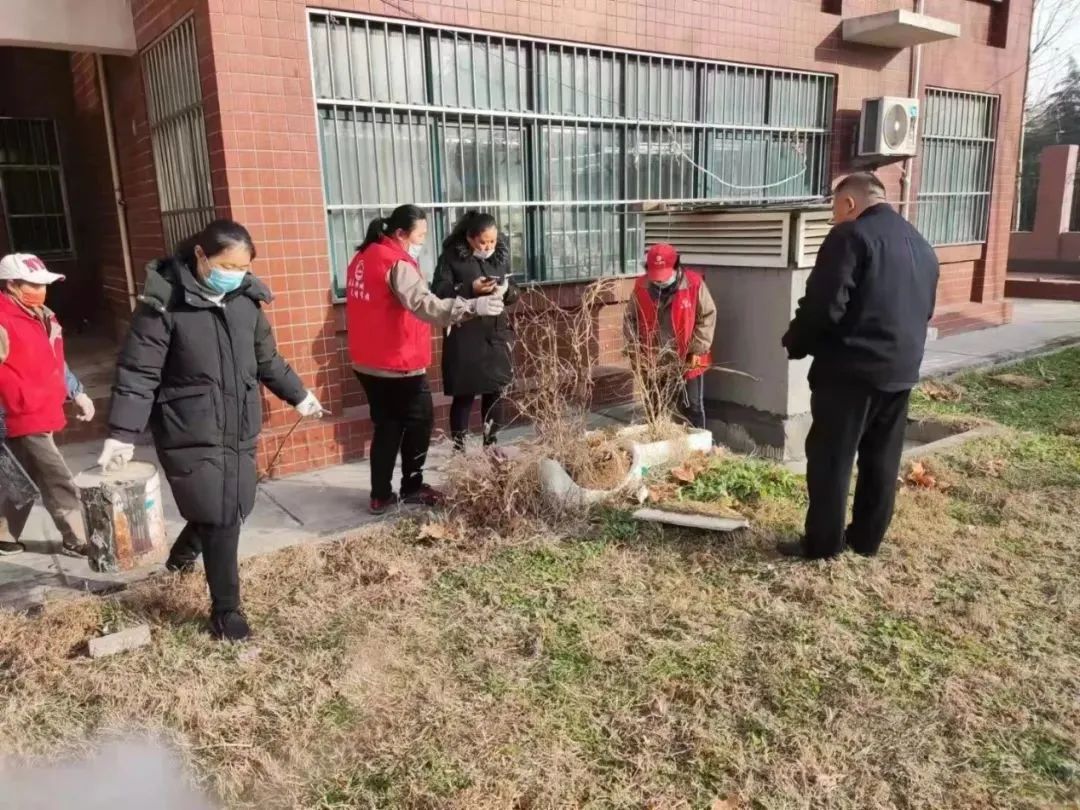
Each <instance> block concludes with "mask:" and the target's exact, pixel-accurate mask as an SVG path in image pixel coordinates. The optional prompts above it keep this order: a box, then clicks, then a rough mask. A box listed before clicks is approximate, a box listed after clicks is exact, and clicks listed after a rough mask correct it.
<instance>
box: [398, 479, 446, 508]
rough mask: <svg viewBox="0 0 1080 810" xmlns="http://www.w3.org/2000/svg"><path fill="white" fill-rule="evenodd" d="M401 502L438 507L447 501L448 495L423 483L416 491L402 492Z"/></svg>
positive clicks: (410, 504)
mask: <svg viewBox="0 0 1080 810" xmlns="http://www.w3.org/2000/svg"><path fill="white" fill-rule="evenodd" d="M401 502H402V503H404V504H407V505H409V506H427V507H429V508H432V509H436V508H438V507H440V506H443V505H444V504H445V503H446V496H445V495H444V494H443V493H441V492H439V490H437V489H435V488H434V487H429V486H428V485H427V484H423V485H422V486H421V487H420V489H418V490H416V492H410V493H409V494H408V495H405V494H402V496H401Z"/></svg>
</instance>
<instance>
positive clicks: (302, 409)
mask: <svg viewBox="0 0 1080 810" xmlns="http://www.w3.org/2000/svg"><path fill="white" fill-rule="evenodd" d="M296 412H297V413H298V414H300V415H301V416H314V417H315V418H316V419H319V418H320V417H322V415H323V414H324V413H325V412H326V411H324V410H323V406H322V404H321V403H320V402H319V400H318V399H317V398H316V396H315V395H314V394H313V393H311V391H308V392H307V396H306V397H304V401H303V402H301V403H300V404H299V405H297V406H296Z"/></svg>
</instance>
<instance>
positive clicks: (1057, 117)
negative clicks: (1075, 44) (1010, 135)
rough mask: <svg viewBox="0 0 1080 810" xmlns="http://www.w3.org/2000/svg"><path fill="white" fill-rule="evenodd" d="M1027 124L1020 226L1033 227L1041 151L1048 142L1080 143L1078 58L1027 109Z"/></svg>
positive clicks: (1023, 229) (1023, 158)
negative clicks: (1049, 88) (1039, 98)
mask: <svg viewBox="0 0 1080 810" xmlns="http://www.w3.org/2000/svg"><path fill="white" fill-rule="evenodd" d="M1024 127H1025V130H1024V152H1023V157H1022V164H1021V165H1022V166H1023V170H1022V177H1021V185H1020V230H1022V231H1029V230H1031V228H1032V226H1033V225H1034V222H1035V197H1036V195H1037V193H1038V185H1039V155H1040V154H1041V153H1042V150H1043V149H1045V148H1046V147H1047V146H1053V145H1054V144H1059V143H1080V65H1078V64H1077V62H1076V60H1075V59H1073V58H1072V57H1069V66H1068V69H1067V70H1066V72H1065V75H1064V76H1062V77H1061V79H1060V80H1059V81H1058V83H1057V85H1055V87H1054V90H1053V92H1051V93H1050V95H1048V96H1047V97H1046V98H1045V99H1044V100H1043V101H1042V102H1041V103H1040V104H1038V105H1037V106H1035V107H1033V108H1031V109H1029V110H1028V111H1027V116H1026V119H1025V124H1024ZM1074 208H1075V206H1074ZM1074 219H1075V213H1074ZM1074 227H1075V223H1074Z"/></svg>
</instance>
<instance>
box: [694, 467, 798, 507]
mask: <svg viewBox="0 0 1080 810" xmlns="http://www.w3.org/2000/svg"><path fill="white" fill-rule="evenodd" d="M680 495H681V497H682V498H683V499H684V500H690V501H700V502H709V501H734V502H736V503H740V504H746V505H747V506H755V505H757V504H759V503H761V502H762V501H763V500H793V501H802V500H804V499H805V497H806V486H805V483H804V480H803V478H802V477H801V476H798V475H796V474H795V473H793V472H791V471H790V470H788V469H786V468H785V467H781V466H780V465H779V464H774V463H772V462H770V461H764V460H762V459H755V458H749V459H747V458H724V459H720V460H719V461H717V462H715V463H714V464H712V465H710V466H709V467H708V468H707V469H706V470H705V471H703V472H702V473H701V474H700V475H698V476H697V478H695V479H694V481H693V482H692V483H690V484H687V485H686V486H684V487H682V488H681V491H680Z"/></svg>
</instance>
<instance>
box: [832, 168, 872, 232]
mask: <svg viewBox="0 0 1080 810" xmlns="http://www.w3.org/2000/svg"><path fill="white" fill-rule="evenodd" d="M883 202H885V185H884V184H883V183H882V182H881V181H880V180H879V179H878V177H877V175H876V174H874V173H873V172H856V173H855V174H849V175H848V176H847V177H845V178H844V179H843V180H841V181H840V182H839V183H837V184H836V190H835V191H833V206H832V209H833V222H836V223H840V222H850V221H851V220H853V219H856V218H857V217H858V216H859V214H861V213H862V212H863V211H865V210H866V209H867V208H870V207H871V206H874V205H877V204H878V203H883Z"/></svg>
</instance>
